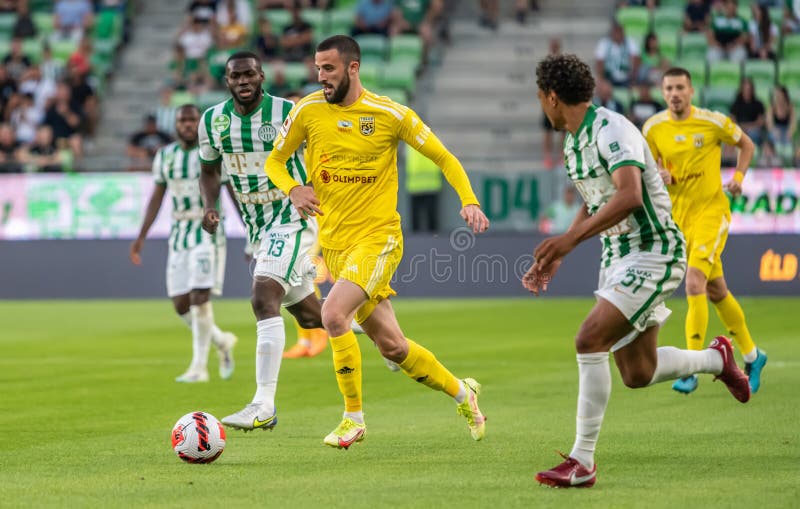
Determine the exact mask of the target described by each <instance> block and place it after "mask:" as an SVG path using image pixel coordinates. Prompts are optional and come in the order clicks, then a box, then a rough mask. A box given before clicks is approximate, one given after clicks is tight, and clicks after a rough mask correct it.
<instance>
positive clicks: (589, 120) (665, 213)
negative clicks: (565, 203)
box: [564, 105, 685, 267]
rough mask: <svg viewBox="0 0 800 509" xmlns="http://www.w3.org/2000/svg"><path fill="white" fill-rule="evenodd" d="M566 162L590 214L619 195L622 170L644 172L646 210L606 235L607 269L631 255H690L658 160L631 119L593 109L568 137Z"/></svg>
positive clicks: (565, 142)
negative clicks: (617, 176) (618, 176)
mask: <svg viewBox="0 0 800 509" xmlns="http://www.w3.org/2000/svg"><path fill="white" fill-rule="evenodd" d="M564 160H565V161H566V166H567V174H568V175H569V178H570V179H572V181H573V182H574V183H575V187H576V188H577V189H578V192H580V193H581V196H582V197H583V200H584V202H586V206H587V208H588V211H589V214H590V215H594V214H596V213H597V211H598V210H600V209H601V208H602V207H603V206H604V205H605V204H606V203H608V201H609V200H610V199H611V197H612V196H613V195H614V193H616V192H617V189H616V187H615V186H614V181H613V180H612V179H611V174H612V173H614V171H615V170H616V169H617V168H620V167H622V166H636V167H638V168H640V169H641V178H642V199H643V201H644V206H643V207H642V208H640V209H638V210H636V211H634V212H633V213H632V214H631V215H629V216H628V217H627V218H625V219H623V220H622V221H621V222H620V223H619V224H617V225H615V226H612V227H611V228H609V229H608V230H606V231H604V232H603V233H601V234H600V239H601V241H602V243H603V254H602V266H603V267H608V266H609V265H611V263H612V262H613V261H615V260H617V259H620V258H622V257H624V256H626V255H627V254H628V253H631V252H652V253H660V254H663V255H670V256H674V257H676V258H681V257H683V256H684V253H685V240H684V238H683V234H682V233H681V231H680V230H679V229H678V227H677V226H676V225H675V222H674V221H673V220H672V203H671V202H670V199H669V194H668V193H667V189H666V187H665V186H664V182H663V181H662V180H661V177H660V176H659V174H658V167H657V165H656V162H655V160H654V159H653V155H652V153H651V152H650V148H649V147H648V146H647V142H646V141H645V139H644V137H643V136H642V134H641V133H640V132H639V130H638V129H636V126H634V125H633V124H632V123H631V122H630V121H628V119H626V118H625V117H623V116H622V115H620V114H619V113H615V112H613V111H610V110H608V109H606V108H602V107H601V108H597V107H595V106H594V105H592V106H590V107H589V109H588V111H587V112H586V116H585V117H584V119H583V123H582V124H581V126H580V127H579V128H578V131H577V133H576V134H575V135H574V136H573V135H572V134H571V133H567V136H566V138H565V140H564Z"/></svg>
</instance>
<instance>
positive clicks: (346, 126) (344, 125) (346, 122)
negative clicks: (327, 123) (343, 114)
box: [336, 120, 353, 133]
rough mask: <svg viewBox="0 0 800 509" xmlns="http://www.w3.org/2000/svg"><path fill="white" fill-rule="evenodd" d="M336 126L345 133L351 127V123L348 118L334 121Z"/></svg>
mask: <svg viewBox="0 0 800 509" xmlns="http://www.w3.org/2000/svg"><path fill="white" fill-rule="evenodd" d="M336 127H337V128H338V129H339V131H341V132H343V133H346V132H349V131H350V129H352V128H353V123H352V122H350V121H349V120H340V121H339V122H337V123H336Z"/></svg>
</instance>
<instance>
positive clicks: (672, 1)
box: [658, 0, 686, 9]
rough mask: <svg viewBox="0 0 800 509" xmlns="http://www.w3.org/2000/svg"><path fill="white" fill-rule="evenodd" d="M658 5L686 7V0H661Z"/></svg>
mask: <svg viewBox="0 0 800 509" xmlns="http://www.w3.org/2000/svg"><path fill="white" fill-rule="evenodd" d="M658 5H659V6H660V7H680V8H681V9H683V8H685V7H686V0H661V1H660V2H658Z"/></svg>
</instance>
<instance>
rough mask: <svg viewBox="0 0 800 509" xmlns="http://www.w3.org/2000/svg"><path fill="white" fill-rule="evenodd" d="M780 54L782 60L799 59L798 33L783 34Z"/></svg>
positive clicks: (799, 40) (799, 36) (799, 37)
mask: <svg viewBox="0 0 800 509" xmlns="http://www.w3.org/2000/svg"><path fill="white" fill-rule="evenodd" d="M781 55H782V57H783V60H793V61H798V60H800V34H789V35H785V36H783V50H782V53H781Z"/></svg>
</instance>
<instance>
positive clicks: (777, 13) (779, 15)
mask: <svg viewBox="0 0 800 509" xmlns="http://www.w3.org/2000/svg"><path fill="white" fill-rule="evenodd" d="M769 19H770V20H771V21H772V22H773V23H775V26H776V27H778V28H780V27H781V25H783V7H770V8H769Z"/></svg>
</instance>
